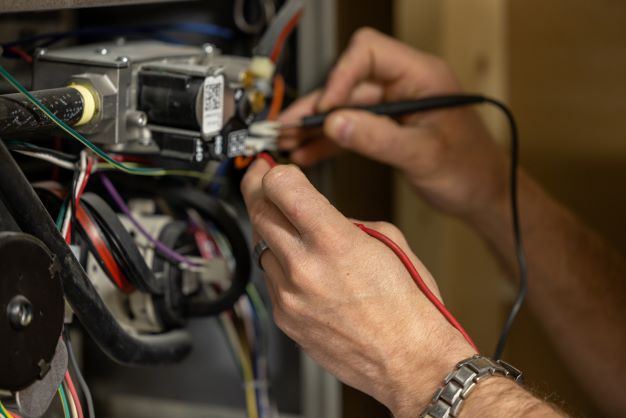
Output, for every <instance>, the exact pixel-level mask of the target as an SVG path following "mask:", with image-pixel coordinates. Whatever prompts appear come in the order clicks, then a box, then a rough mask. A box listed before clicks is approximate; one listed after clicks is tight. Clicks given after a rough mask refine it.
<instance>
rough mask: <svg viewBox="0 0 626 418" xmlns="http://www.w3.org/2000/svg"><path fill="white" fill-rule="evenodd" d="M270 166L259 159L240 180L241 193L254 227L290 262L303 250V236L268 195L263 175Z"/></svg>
mask: <svg viewBox="0 0 626 418" xmlns="http://www.w3.org/2000/svg"><path fill="white" fill-rule="evenodd" d="M269 168H270V167H269V165H268V164H267V163H266V162H265V161H263V160H259V159H257V160H256V161H255V162H254V163H253V164H252V165H251V166H250V168H249V169H248V171H247V173H246V175H245V176H244V178H243V179H242V181H241V192H242V194H243V197H244V202H245V204H246V207H247V208H248V213H249V214H250V222H251V224H252V227H253V228H254V230H255V231H256V232H257V233H258V234H259V236H260V237H262V238H263V239H264V240H265V241H266V243H267V244H268V246H269V247H270V248H271V249H272V252H273V253H274V254H275V255H276V256H277V257H278V259H279V260H281V262H282V263H287V258H288V257H293V256H296V257H297V256H298V254H299V251H300V250H301V249H302V242H301V240H300V235H299V233H298V231H297V230H296V229H295V228H294V226H293V225H292V224H291V223H290V222H289V221H288V220H287V218H286V217H285V216H284V215H283V214H282V213H281V211H280V210H279V209H278V208H277V207H276V205H274V204H273V203H272V202H271V201H269V200H268V199H267V198H266V197H265V193H264V191H263V186H262V182H263V176H264V175H265V174H266V173H267V172H268V170H269Z"/></svg>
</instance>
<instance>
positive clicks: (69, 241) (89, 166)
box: [65, 158, 93, 244]
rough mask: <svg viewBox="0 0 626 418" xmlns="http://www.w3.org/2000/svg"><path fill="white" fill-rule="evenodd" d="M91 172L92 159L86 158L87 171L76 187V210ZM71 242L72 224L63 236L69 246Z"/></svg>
mask: <svg viewBox="0 0 626 418" xmlns="http://www.w3.org/2000/svg"><path fill="white" fill-rule="evenodd" d="M92 170H93V159H92V158H88V159H87V169H86V170H85V178H84V179H83V182H82V183H81V184H80V185H79V186H78V192H77V193H76V201H75V202H76V207H77V208H78V206H79V205H80V197H81V196H82V195H83V192H84V191H85V187H87V183H88V182H89V177H90V176H91V172H92ZM71 240H72V224H69V225H68V227H67V235H66V236H65V241H66V242H67V243H68V244H71Z"/></svg>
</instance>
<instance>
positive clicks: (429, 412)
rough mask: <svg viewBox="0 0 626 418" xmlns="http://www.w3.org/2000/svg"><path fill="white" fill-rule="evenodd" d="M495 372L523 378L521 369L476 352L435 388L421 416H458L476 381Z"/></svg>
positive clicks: (518, 379)
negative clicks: (440, 385)
mask: <svg viewBox="0 0 626 418" xmlns="http://www.w3.org/2000/svg"><path fill="white" fill-rule="evenodd" d="M494 375H496V376H504V377H508V378H511V379H513V380H514V381H516V382H520V383H521V382H522V372H521V371H519V370H517V369H516V368H515V367H513V366H511V365H510V364H508V363H506V362H504V361H502V360H496V361H493V360H491V359H489V358H487V357H483V356H480V355H475V356H473V357H470V358H468V359H466V360H463V361H461V362H460V363H458V364H457V365H456V367H455V368H454V370H452V372H450V374H449V375H448V376H446V378H445V379H444V382H443V386H442V387H441V388H439V389H438V390H437V392H435V396H433V400H432V402H431V403H430V404H429V405H428V406H427V407H426V409H425V410H424V412H422V414H421V415H420V418H448V417H457V416H458V415H459V411H460V409H461V405H463V401H465V400H466V399H467V397H468V396H469V395H470V393H472V391H473V390H474V389H475V388H476V385H477V384H478V383H480V382H481V381H483V380H485V379H487V378H489V377H491V376H494Z"/></svg>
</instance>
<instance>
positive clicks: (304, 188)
mask: <svg viewBox="0 0 626 418" xmlns="http://www.w3.org/2000/svg"><path fill="white" fill-rule="evenodd" d="M263 191H264V192H265V195H266V196H267V198H268V199H269V200H270V201H272V202H273V203H274V204H275V205H276V206H277V207H278V209H279V210H280V211H281V212H282V213H283V215H284V216H285V217H286V218H287V219H288V220H289V222H290V223H291V224H292V225H293V226H294V227H295V228H296V229H297V230H298V232H299V233H300V236H301V239H302V240H303V241H304V242H305V244H309V243H316V244H317V243H320V242H322V241H325V240H327V239H331V238H334V237H337V236H345V234H347V233H349V232H352V231H353V227H352V224H351V223H350V222H349V221H348V220H347V219H346V218H345V217H344V216H343V215H342V214H341V213H340V212H339V211H338V210H337V209H336V208H335V207H334V206H332V205H331V204H330V202H328V199H326V198H325V197H324V196H323V195H322V194H321V193H319V192H318V191H317V190H316V189H315V187H313V185H312V184H311V183H310V182H309V180H308V179H307V178H306V177H305V175H304V174H303V173H302V171H301V170H300V169H299V168H297V167H296V166H295V165H279V166H276V167H274V168H273V169H271V170H270V171H269V172H267V174H266V175H265V176H264V177H263Z"/></svg>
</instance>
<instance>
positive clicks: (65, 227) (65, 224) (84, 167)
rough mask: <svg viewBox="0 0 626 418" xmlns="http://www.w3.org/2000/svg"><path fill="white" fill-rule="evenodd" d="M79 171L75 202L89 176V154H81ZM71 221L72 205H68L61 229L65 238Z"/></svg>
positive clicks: (83, 152) (82, 152) (84, 152)
mask: <svg viewBox="0 0 626 418" xmlns="http://www.w3.org/2000/svg"><path fill="white" fill-rule="evenodd" d="M78 169H79V170H80V172H79V174H78V179H77V180H76V189H75V190H74V195H73V196H72V197H71V198H72V199H74V200H76V198H77V197H78V192H79V190H80V188H81V187H82V184H83V182H84V181H85V176H86V174H87V152H86V151H81V153H80V164H79V168H78ZM71 221H72V205H71V204H70V205H67V209H66V211H65V219H64V220H63V227H62V228H61V234H62V236H63V238H65V237H66V236H67V231H68V230H69V227H70V223H71Z"/></svg>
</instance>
